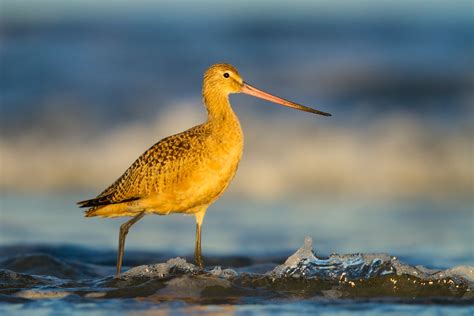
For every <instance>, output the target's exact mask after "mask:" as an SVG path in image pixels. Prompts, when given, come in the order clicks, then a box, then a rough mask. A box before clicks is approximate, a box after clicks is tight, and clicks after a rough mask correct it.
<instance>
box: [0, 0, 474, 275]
mask: <svg viewBox="0 0 474 316" xmlns="http://www.w3.org/2000/svg"><path fill="white" fill-rule="evenodd" d="M0 19H1V20H0V92H1V95H0V96H1V100H0V101H1V116H0V197H1V204H0V244H1V245H17V244H26V245H32V244H49V245H60V244H74V245H80V246H83V247H93V248H101V249H110V250H114V249H115V247H116V242H117V235H118V227H119V224H120V223H122V222H123V221H124V220H125V219H113V220H111V219H107V220H100V219H96V218H94V219H85V218H84V217H83V214H82V210H80V209H78V208H77V207H76V206H75V202H76V201H78V200H82V199H87V198H92V197H94V196H95V195H97V194H98V193H100V191H101V190H102V189H103V188H105V187H106V186H108V185H109V184H110V183H112V182H113V181H114V180H115V179H116V178H117V177H118V176H120V175H121V174H122V172H123V171H124V170H125V169H126V168H127V167H128V166H129V165H130V164H131V163H132V162H133V161H134V159H135V158H137V157H138V156H139V155H140V154H141V153H142V152H143V151H145V150H146V149H147V148H148V147H150V146H151V145H152V144H154V143H155V142H156V141H158V140H160V139H161V138H163V137H165V136H168V135H170V134H173V133H176V132H179V131H182V130H184V129H187V128H189V127H191V126H193V125H196V124H199V123H201V122H203V121H204V120H205V119H206V112H205V109H204V107H203V105H202V103H201V95H200V89H201V80H202V74H203V72H204V71H205V70H206V68H207V67H208V66H210V65H211V64H214V63H217V62H228V63H231V64H233V65H234V66H236V67H237V68H238V69H239V71H240V73H241V75H242V76H243V77H244V78H245V80H246V81H248V82H250V83H251V84H253V85H255V86H257V87H259V88H261V89H263V90H266V91H269V92H271V93H274V94H276V95H278V96H281V97H284V98H287V99H290V100H294V101H296V102H299V103H302V104H305V105H308V106H314V107H316V108H318V109H321V110H323V111H327V112H331V113H332V114H333V117H331V118H325V117H316V116H314V115H309V114H306V113H303V112H298V111H293V110H290V109H287V108H283V107H279V106H276V105H272V104H269V103H267V102H264V101H262V100H257V99H254V98H251V97H249V96H243V95H234V96H231V102H232V104H233V108H234V110H235V111H236V113H237V114H238V116H239V117H240V120H241V124H242V127H243V130H244V134H245V137H246V139H245V140H246V143H245V150H244V156H243V159H242V162H241V165H240V168H239V171H238V172H237V175H236V177H235V179H234V182H233V183H232V184H231V186H230V187H229V189H228V190H227V192H226V194H225V195H224V196H223V198H221V199H220V200H219V201H218V202H217V203H215V204H214V205H213V206H212V207H211V208H210V210H209V211H208V213H207V217H206V220H205V225H204V233H203V234H204V235H203V247H204V250H203V251H204V253H205V255H206V254H207V255H239V254H241V255H243V254H246V255H247V254H248V255H269V254H288V253H289V252H291V251H293V250H294V249H296V248H297V247H299V246H300V245H301V244H302V243H303V238H304V236H306V235H309V236H312V237H313V238H314V240H315V250H316V253H317V254H322V255H327V254H329V253H331V252H343V253H344V252H345V253H347V252H351V253H352V252H388V253H390V254H393V255H398V256H401V257H402V258H403V259H404V260H405V261H409V262H410V261H411V262H415V263H424V264H427V265H431V266H435V267H447V266H451V265H455V264H469V263H470V264H472V263H473V261H474V250H473V246H472V240H473V239H474V236H473V234H474V233H473V231H474V229H473V228H474V227H473V226H474V215H473V205H474V204H473V202H474V201H473V193H474V192H473V188H474V187H473V175H474V169H473V141H472V140H473V129H474V125H473V119H474V111H473V109H474V108H473V100H474V92H473V91H474V90H473V83H474V77H473V70H474V61H473V56H474V19H473V3H472V1H462V0H461V1H435V0H432V1H421V0H415V1H411V0H401V1H396V2H394V1H350V2H347V1H341V0H336V1H310V0H307V1H291V2H288V1H267V0H260V1H241V2H235V1H233V2H230V1H211V0H204V1H199V2H194V1H189V0H188V1H180V2H179V3H176V2H175V1H171V0H162V1H151V0H150V1H146V0H139V1H133V2H132V1H124V0H111V1H102V2H100V1H79V0H71V1H59V0H24V1H15V0H2V1H1V7H0ZM193 242H194V219H193V218H192V217H185V216H168V217H158V216H148V217H147V218H146V220H144V221H142V222H140V223H138V224H137V225H136V226H134V228H133V229H132V231H131V233H130V235H129V237H128V239H127V249H130V248H134V249H143V250H147V251H156V252H165V253H176V254H179V255H184V254H191V252H192V250H193V246H194V243H193Z"/></svg>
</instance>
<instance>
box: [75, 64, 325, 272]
mask: <svg viewBox="0 0 474 316" xmlns="http://www.w3.org/2000/svg"><path fill="white" fill-rule="evenodd" d="M239 92H243V93H247V94H250V95H253V96H257V97H260V98H264V99H267V100H270V101H273V102H276V103H280V104H282V105H285V106H289V107H292V108H296V109H299V110H302V111H307V112H312V113H317V114H322V115H329V114H328V113H325V112H320V111H318V110H314V109H311V108H308V107H305V106H302V105H299V104H296V103H293V102H291V101H287V100H284V99H280V98H278V97H275V96H272V95H270V94H267V93H265V92H263V91H261V90H258V89H256V88H255V87H252V86H250V85H248V84H246V83H245V82H244V81H243V80H242V78H241V77H240V75H239V73H238V72H237V70H236V69H235V68H234V67H233V66H231V65H229V64H216V65H213V66H211V67H210V68H209V69H208V70H207V71H206V73H205V74H204V81H203V100H204V104H205V105H206V108H207V112H208V119H207V121H206V122H205V123H203V124H201V125H198V126H195V127H193V128H191V129H189V130H187V131H184V132H182V133H179V134H176V135H173V136H170V137H167V138H165V139H163V140H161V141H159V142H158V143H156V144H155V145H153V146H152V147H151V148H150V149H148V150H147V151H146V152H145V153H143V154H142V155H141V156H140V157H139V158H138V159H137V160H136V161H135V162H134V163H133V164H132V165H131V166H130V167H129V168H128V169H127V170H126V171H125V173H124V174H123V175H122V176H121V177H120V178H118V179H117V180H116V181H115V182H114V183H113V184H112V185H111V186H109V187H108V188H107V189H106V190H104V191H103V192H102V193H101V194H99V195H98V196H97V197H96V198H94V199H90V200H86V201H82V202H79V203H78V204H79V205H80V207H87V208H88V210H87V211H86V213H85V214H86V216H87V217H92V216H102V217H118V216H133V218H132V219H131V220H129V221H128V222H126V223H125V224H123V225H122V226H121V228H120V235H119V252H118V259H117V272H116V274H117V275H119V274H120V268H121V263H122V258H123V249H124V244H125V236H126V235H127V233H128V229H129V228H130V227H131V226H132V225H133V224H134V223H136V222H137V221H138V220H140V219H141V218H142V217H143V216H144V215H146V214H158V215H167V214H170V213H184V214H194V215H195V217H196V227H197V229H196V248H195V259H196V261H197V263H198V264H199V265H200V266H201V267H202V258H201V225H202V221H203V218H204V215H205V213H206V210H207V207H208V206H209V205H210V204H211V203H213V202H214V201H215V200H216V199H217V198H218V197H219V196H220V195H221V194H222V193H223V192H224V190H225V189H226V188H227V186H228V185H229V183H230V181H231V180H232V178H233V177H234V174H235V172H236V170H237V166H238V164H239V161H240V158H241V156H242V150H243V134H242V130H241V127H240V123H239V120H238V118H237V116H236V115H235V113H234V112H233V110H232V108H231V106H230V103H229V100H228V96H229V94H231V93H239Z"/></svg>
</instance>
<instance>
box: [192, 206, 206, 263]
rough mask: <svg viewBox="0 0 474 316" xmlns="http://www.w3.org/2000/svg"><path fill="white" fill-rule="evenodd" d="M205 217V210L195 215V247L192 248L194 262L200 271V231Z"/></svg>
mask: <svg viewBox="0 0 474 316" xmlns="http://www.w3.org/2000/svg"><path fill="white" fill-rule="evenodd" d="M204 215H206V209H203V210H201V211H199V212H198V213H196V215H195V216H196V245H195V247H194V260H195V261H196V263H197V265H198V266H199V268H201V270H204V262H203V260H202V254H201V231H202V221H203V219H204Z"/></svg>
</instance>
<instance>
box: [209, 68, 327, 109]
mask: <svg viewBox="0 0 474 316" xmlns="http://www.w3.org/2000/svg"><path fill="white" fill-rule="evenodd" d="M231 93H245V94H248V95H252V96H254V97H257V98H261V99H264V100H268V101H271V102H274V103H278V104H281V105H284V106H287V107H290V108H294V109H297V110H300V111H305V112H310V113H315V114H319V115H324V116H331V114H329V113H326V112H322V111H319V110H316V109H313V108H310V107H307V106H304V105H301V104H297V103H294V102H292V101H288V100H285V99H282V98H279V97H277V96H274V95H271V94H270V93H267V92H265V91H262V90H260V89H257V88H255V87H253V86H251V85H249V84H248V83H246V82H245V81H244V80H243V79H242V77H241V76H240V74H239V72H238V71H237V69H236V68H235V67H234V66H232V65H229V64H215V65H212V66H211V67H209V69H207V71H206V72H205V73H204V82H203V96H204V99H205V100H206V102H207V101H208V100H210V99H213V98H218V97H219V96H224V97H227V96H228V95H229V94H231Z"/></svg>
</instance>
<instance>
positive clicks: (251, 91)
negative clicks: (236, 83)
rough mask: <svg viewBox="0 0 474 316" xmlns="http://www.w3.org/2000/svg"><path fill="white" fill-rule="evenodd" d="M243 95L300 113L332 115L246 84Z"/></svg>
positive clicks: (243, 87)
mask: <svg viewBox="0 0 474 316" xmlns="http://www.w3.org/2000/svg"><path fill="white" fill-rule="evenodd" d="M242 93H245V94H248V95H252V96H254V97H257V98H260V99H264V100H268V101H270V102H274V103H278V104H281V105H284V106H287V107H290V108H293V109H297V110H300V111H305V112H310V113H315V114H319V115H324V116H331V114H330V113H327V112H323V111H319V110H316V109H313V108H310V107H307V106H304V105H301V104H298V103H294V102H291V101H288V100H285V99H282V98H279V97H277V96H274V95H271V94H270V93H267V92H265V91H262V90H260V89H257V88H255V87H254V86H251V85H249V84H248V83H246V82H244V84H243V86H242Z"/></svg>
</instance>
